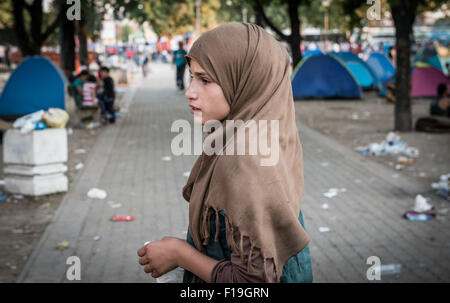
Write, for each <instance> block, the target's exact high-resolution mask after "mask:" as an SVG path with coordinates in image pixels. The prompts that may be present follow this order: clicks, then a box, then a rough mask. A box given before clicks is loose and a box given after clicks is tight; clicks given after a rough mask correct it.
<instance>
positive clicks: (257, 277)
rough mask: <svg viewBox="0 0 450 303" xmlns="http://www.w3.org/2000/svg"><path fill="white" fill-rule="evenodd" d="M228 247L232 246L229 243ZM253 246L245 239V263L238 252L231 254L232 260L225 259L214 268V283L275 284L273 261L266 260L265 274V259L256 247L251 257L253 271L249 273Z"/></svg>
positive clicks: (238, 236)
mask: <svg viewBox="0 0 450 303" xmlns="http://www.w3.org/2000/svg"><path fill="white" fill-rule="evenodd" d="M234 239H235V241H236V243H239V241H240V233H239V231H237V230H235V231H234ZM228 246H229V247H231V246H230V244H229V243H228ZM250 249H251V244H250V240H249V238H248V237H244V238H243V251H244V253H243V261H244V262H241V257H240V255H239V253H238V252H234V251H233V252H232V253H231V260H227V259H223V260H221V261H219V263H217V264H216V266H214V268H213V270H212V272H211V282H212V283H263V282H270V283H273V282H275V271H274V265H273V261H272V260H271V259H267V260H266V267H267V269H266V273H264V258H263V256H262V254H261V250H260V249H259V248H256V247H254V248H253V251H252V255H251V265H252V266H251V269H250V272H248V271H247V264H248V258H249V254H250Z"/></svg>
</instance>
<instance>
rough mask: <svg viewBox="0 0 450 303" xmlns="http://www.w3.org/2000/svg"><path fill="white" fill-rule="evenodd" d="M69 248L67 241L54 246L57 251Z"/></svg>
mask: <svg viewBox="0 0 450 303" xmlns="http://www.w3.org/2000/svg"><path fill="white" fill-rule="evenodd" d="M69 247H70V243H69V241H62V242H59V243H58V244H57V245H56V249H58V250H64V249H68V248H69Z"/></svg>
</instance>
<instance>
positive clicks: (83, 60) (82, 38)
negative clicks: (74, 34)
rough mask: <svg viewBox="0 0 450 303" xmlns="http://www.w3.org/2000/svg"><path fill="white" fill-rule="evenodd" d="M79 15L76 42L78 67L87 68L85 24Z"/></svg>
mask: <svg viewBox="0 0 450 303" xmlns="http://www.w3.org/2000/svg"><path fill="white" fill-rule="evenodd" d="M83 16H84V15H83V14H82V15H81V20H80V21H78V41H79V42H80V49H79V59H80V65H84V66H86V68H88V66H89V54H88V48H87V24H86V19H85V18H83Z"/></svg>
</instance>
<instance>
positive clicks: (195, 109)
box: [189, 105, 202, 113]
mask: <svg viewBox="0 0 450 303" xmlns="http://www.w3.org/2000/svg"><path fill="white" fill-rule="evenodd" d="M189 106H190V107H191V113H195V112H201V111H202V110H201V109H200V108H198V107H195V106H192V105H189Z"/></svg>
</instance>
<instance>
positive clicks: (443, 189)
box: [431, 174, 450, 200]
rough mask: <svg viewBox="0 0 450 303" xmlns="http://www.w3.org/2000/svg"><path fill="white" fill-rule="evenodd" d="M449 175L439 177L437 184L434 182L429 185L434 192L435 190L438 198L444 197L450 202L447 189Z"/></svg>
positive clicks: (449, 179)
mask: <svg viewBox="0 0 450 303" xmlns="http://www.w3.org/2000/svg"><path fill="white" fill-rule="evenodd" d="M449 181H450V174H446V175H441V177H440V179H439V182H435V183H432V184H431V187H432V188H433V189H434V190H437V192H436V193H437V194H438V195H439V196H442V197H445V198H447V199H448V200H450V196H449V192H448V188H449Z"/></svg>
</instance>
